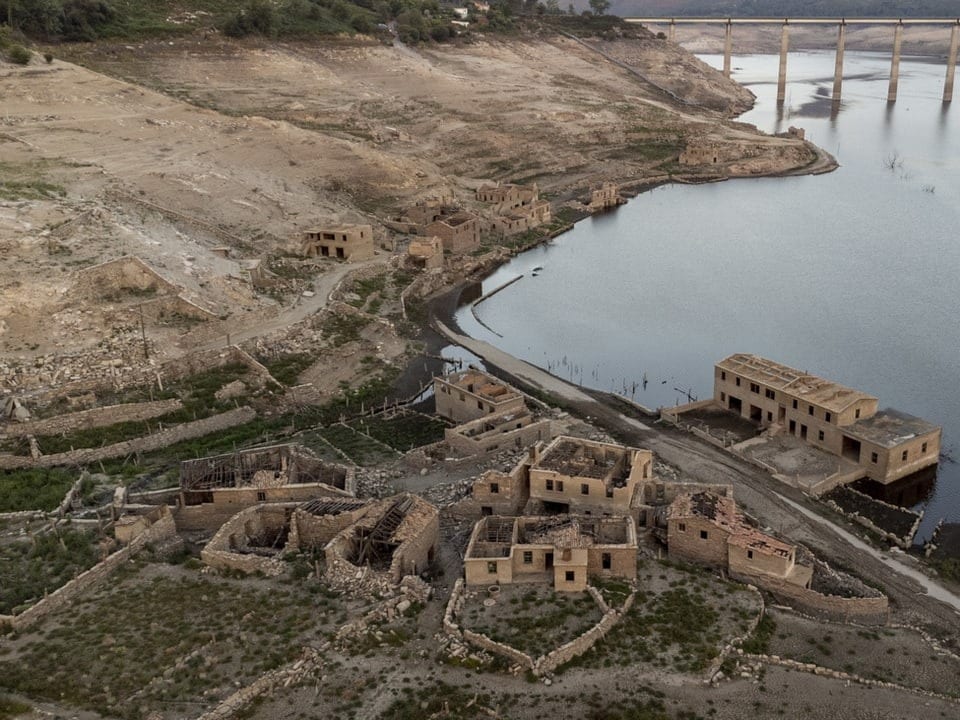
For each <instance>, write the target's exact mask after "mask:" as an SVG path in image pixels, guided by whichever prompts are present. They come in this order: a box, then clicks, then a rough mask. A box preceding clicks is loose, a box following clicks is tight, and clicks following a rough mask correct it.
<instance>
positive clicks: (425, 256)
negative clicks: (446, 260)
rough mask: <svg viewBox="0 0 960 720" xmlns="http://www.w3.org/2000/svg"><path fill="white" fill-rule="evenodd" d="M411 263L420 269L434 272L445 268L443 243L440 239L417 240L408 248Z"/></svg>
mask: <svg viewBox="0 0 960 720" xmlns="http://www.w3.org/2000/svg"><path fill="white" fill-rule="evenodd" d="M407 256H408V257H409V258H410V262H411V263H413V265H414V266H416V267H418V268H422V269H424V270H433V269H435V268H442V267H443V241H442V240H441V239H440V238H438V237H428V238H417V239H415V240H411V241H410V247H409V248H407Z"/></svg>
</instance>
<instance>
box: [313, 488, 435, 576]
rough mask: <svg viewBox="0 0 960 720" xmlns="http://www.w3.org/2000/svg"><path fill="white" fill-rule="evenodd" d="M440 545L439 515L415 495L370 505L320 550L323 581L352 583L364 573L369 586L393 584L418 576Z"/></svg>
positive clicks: (432, 558) (431, 560)
mask: <svg viewBox="0 0 960 720" xmlns="http://www.w3.org/2000/svg"><path fill="white" fill-rule="evenodd" d="M439 542H440V512H439V510H437V508H436V507H434V506H433V505H431V504H430V503H428V502H427V501H426V500H424V499H422V498H419V497H417V496H416V495H410V494H406V495H398V496H396V497H393V498H386V499H384V500H376V501H374V502H372V503H371V504H370V507H369V509H368V511H367V512H365V513H364V514H363V516H362V517H360V518H359V519H358V520H357V521H356V522H355V523H353V524H352V525H350V526H349V527H347V528H345V529H344V530H342V531H340V532H339V533H338V534H337V535H336V536H335V537H334V538H333V539H332V540H331V541H330V542H329V543H327V545H326V546H325V548H324V554H325V556H326V563H327V575H328V576H336V575H339V576H341V577H343V578H347V579H349V578H351V577H354V576H355V575H356V573H357V570H358V569H359V568H364V567H366V568H369V574H370V575H371V578H370V580H373V581H379V582H389V583H394V584H396V583H399V582H400V580H401V579H402V578H403V576H404V575H417V574H419V573H422V572H424V571H425V570H426V569H427V568H428V567H429V565H430V564H431V563H432V562H433V561H434V558H435V557H436V553H437V547H438V544H439Z"/></svg>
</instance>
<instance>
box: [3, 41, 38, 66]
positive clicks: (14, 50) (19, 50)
mask: <svg viewBox="0 0 960 720" xmlns="http://www.w3.org/2000/svg"><path fill="white" fill-rule="evenodd" d="M32 57H33V53H32V52H30V51H29V50H27V49H26V48H25V47H23V45H14V46H13V47H11V48H10V50H9V51H8V52H7V58H8V59H9V60H10V62H12V63H16V64H17V65H26V64H28V63H29V62H30V58H32Z"/></svg>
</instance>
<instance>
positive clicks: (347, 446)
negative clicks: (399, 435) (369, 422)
mask: <svg viewBox="0 0 960 720" xmlns="http://www.w3.org/2000/svg"><path fill="white" fill-rule="evenodd" d="M317 432H318V433H319V434H320V436H321V437H323V438H324V439H325V440H326V441H327V442H329V443H330V444H331V445H333V446H334V447H336V448H338V449H339V450H341V451H342V452H344V453H346V455H347V456H348V457H349V458H350V459H351V460H353V461H354V462H355V463H357V464H358V465H377V464H379V463H381V462H384V461H386V460H393V459H394V458H395V457H396V456H395V455H393V454H392V453H390V452H389V451H388V450H386V449H385V448H383V447H381V446H380V445H378V444H377V443H376V442H374V441H372V440H371V439H370V438H368V437H364V436H363V435H361V434H360V433H358V432H357V431H356V430H354V429H353V428H351V427H349V426H347V425H340V424H336V425H329V426H327V427H325V428H321V429H319V430H318V431H317Z"/></svg>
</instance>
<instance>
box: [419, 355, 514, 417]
mask: <svg viewBox="0 0 960 720" xmlns="http://www.w3.org/2000/svg"><path fill="white" fill-rule="evenodd" d="M433 390H434V398H435V401H436V408H437V415H440V416H442V417H445V418H448V419H450V420H453V421H454V422H457V423H463V422H468V421H470V420H475V419H476V418H479V417H483V416H485V415H502V414H504V413H516V412H520V411H521V410H523V409H524V408H525V407H526V405H525V404H524V400H523V395H521V394H520V393H519V392H517V391H516V390H514V389H513V388H512V387H510V386H509V385H507V384H506V383H503V382H500V381H499V380H497V379H496V378H495V377H493V375H489V374H487V373H485V372H483V371H481V370H476V369H473V368H471V369H469V370H462V371H460V372H455V373H451V374H450V375H447V376H446V377H435V378H434V379H433Z"/></svg>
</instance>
